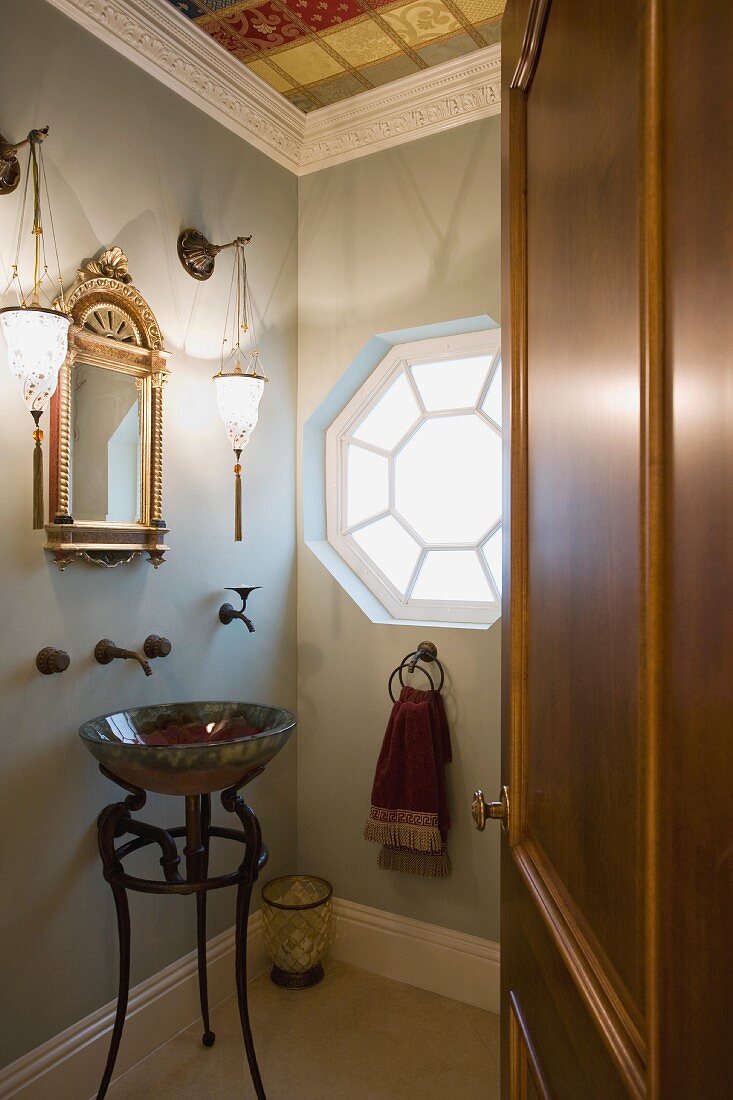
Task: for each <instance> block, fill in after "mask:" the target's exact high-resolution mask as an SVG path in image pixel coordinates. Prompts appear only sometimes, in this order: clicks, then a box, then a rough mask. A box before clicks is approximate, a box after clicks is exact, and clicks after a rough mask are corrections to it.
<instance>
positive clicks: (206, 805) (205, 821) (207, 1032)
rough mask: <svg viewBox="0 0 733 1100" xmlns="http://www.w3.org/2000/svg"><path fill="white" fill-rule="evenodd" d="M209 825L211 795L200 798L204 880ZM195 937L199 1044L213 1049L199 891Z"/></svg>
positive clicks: (203, 900) (202, 898) (203, 901)
mask: <svg viewBox="0 0 733 1100" xmlns="http://www.w3.org/2000/svg"><path fill="white" fill-rule="evenodd" d="M210 824H211V795H208V794H205V795H202V797H201V844H202V846H203V849H204V851H203V855H202V856H201V877H202V878H206V877H207V876H208V873H209V843H210V839H211V838H210V834H209V825H210ZM196 937H197V943H198V969H199V1000H200V1002H201V1020H202V1023H203V1025H204V1034H203V1036H202V1037H201V1042H202V1043H203V1044H204V1046H205V1047H213V1045H214V1042H215V1041H216V1035H215V1033H214V1032H213V1031H212V1030H211V1027H210V1026H209V983H208V977H207V973H206V891H205V890H199V892H198V893H197V894H196Z"/></svg>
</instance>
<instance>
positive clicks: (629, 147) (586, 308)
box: [523, 0, 644, 1028]
mask: <svg viewBox="0 0 733 1100" xmlns="http://www.w3.org/2000/svg"><path fill="white" fill-rule="evenodd" d="M640 8H641V6H640V5H639V4H638V2H637V0H619V2H618V3H616V4H613V5H606V4H604V5H600V4H588V3H586V2H585V0H554V2H553V4H552V6H551V8H550V11H549V17H548V20H547V25H546V29H545V34H544V41H543V45H542V52H541V56H540V59H539V63H538V66H537V70H536V73H535V75H534V80H533V83H532V85H531V89H530V91H529V93H528V95H527V105H526V133H527V139H526V149H527V152H526V158H527V162H526V173H527V181H528V184H527V213H526V233H527V357H528V374H529V382H528V389H527V440H528V459H527V491H528V547H529V551H528V557H527V563H528V564H527V623H528V626H527V684H528V690H527V705H526V715H527V722H526V727H525V730H524V737H525V742H526V744H525V750H524V760H525V768H524V784H525V785H524V792H523V793H524V806H523V823H524V831H525V840H526V843H527V845H528V850H529V851H530V853H531V856H532V858H533V860H534V862H535V863H536V865H537V880H536V885H537V887H538V889H540V890H542V889H545V890H547V891H548V892H549V893H551V894H552V896H553V899H554V902H555V904H556V905H557V906H559V907H560V909H561V910H564V912H565V916H566V919H567V921H568V923H569V924H571V925H572V926H574V930H575V933H576V936H577V938H578V939H579V941H580V942H581V944H582V950H581V954H582V955H583V958H582V959H581V960H579V965H581V966H587V965H589V964H590V965H591V966H593V967H595V968H596V969H599V970H600V971H602V977H601V980H602V982H603V983H604V984H605V986H606V987H607V990H608V993H609V996H610V997H611V999H613V998H617V999H618V1001H619V1002H620V1005H621V1007H622V1010H623V1011H625V1012H627V1013H628V1015H629V1017H630V1024H631V1027H632V1028H633V1027H636V1028H638V1026H639V1025H640V1023H641V1020H642V1017H643V1012H644V971H643V958H644V951H643V936H644V908H643V891H642V888H641V884H642V876H643V851H644V848H643V837H644V818H643V797H642V784H643V774H642V770H641V769H640V767H639V761H640V758H641V750H640V736H639V713H638V699H639V654H640V609H641V599H640V590H641V589H640V586H641V577H640V565H639V558H640V519H639V517H640V467H641V453H640V449H641V444H640V406H639V393H640V366H639V340H640V335H639V333H640V318H639V278H638V265H639V232H638V225H639V198H638V194H639V143H640V135H639V118H640V103H639V95H640V87H641V46H640V41H641V34H640V18H641V16H640ZM602 104H609V105H610V106H609V109H608V110H607V111H604V110H603V109H602V108H601V107H600V106H599V105H602Z"/></svg>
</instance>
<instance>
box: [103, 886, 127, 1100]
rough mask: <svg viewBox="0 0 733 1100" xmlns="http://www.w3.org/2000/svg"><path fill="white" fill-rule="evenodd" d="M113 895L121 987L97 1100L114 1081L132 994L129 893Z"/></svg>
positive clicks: (117, 890) (119, 889) (115, 891)
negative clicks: (129, 999) (113, 1076)
mask: <svg viewBox="0 0 733 1100" xmlns="http://www.w3.org/2000/svg"><path fill="white" fill-rule="evenodd" d="M112 893H113V894H114V899H115V908H116V910H117V932H118V936H119V941H120V985H119V990H118V993H117V1011H116V1013H115V1023H114V1027H113V1029H112V1039H111V1041H110V1044H109V1052H108V1054H107V1064H106V1066H105V1067H104V1076H103V1077H102V1082H101V1084H100V1086H99V1092H98V1093H97V1100H103V1097H105V1096H106V1095H107V1089H108V1088H109V1083H110V1081H111V1080H112V1074H113V1072H114V1068H115V1062H116V1061H117V1052H118V1051H119V1049H120V1039H121V1038H122V1029H123V1027H124V1026H125V1014H126V1012H127V999H128V996H129V993H130V909H129V906H128V904H127V892H126V891H125V890H123V888H122V887H121V886H113V887H112Z"/></svg>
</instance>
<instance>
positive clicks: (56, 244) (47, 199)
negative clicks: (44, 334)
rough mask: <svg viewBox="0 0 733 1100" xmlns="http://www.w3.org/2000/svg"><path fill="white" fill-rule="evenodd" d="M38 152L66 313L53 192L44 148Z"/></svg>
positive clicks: (40, 148)
mask: <svg viewBox="0 0 733 1100" xmlns="http://www.w3.org/2000/svg"><path fill="white" fill-rule="evenodd" d="M38 151H39V154H40V156H39V161H40V165H41V172H42V174H43V186H44V188H45V191H46V205H47V206H48V220H49V221H50V223H51V240H52V241H53V251H54V255H55V257H56V271H57V273H58V283H59V305H60V306H61V309H62V310H63V311H64V312H66V299H65V297H64V283H63V279H62V276H61V259H60V257H59V246H58V241H57V240H56V226H55V225H54V221H53V207H52V206H51V192H50V191H49V189H48V180H47V179H46V165H45V162H44V159H43V147H42V146H41V147H39V150H38ZM43 254H44V260H45V256H46V250H45V245H44V253H43Z"/></svg>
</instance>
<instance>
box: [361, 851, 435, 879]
mask: <svg viewBox="0 0 733 1100" xmlns="http://www.w3.org/2000/svg"><path fill="white" fill-rule="evenodd" d="M377 866H378V867H380V868H381V869H382V870H383V871H401V872H402V873H403V874H405V875H421V876H422V877H423V878H445V877H446V876H447V875H449V874H450V872H451V865H450V858H449V856H448V852H447V851H446V848H445V845H444V846H443V849H442V851H440V852H435V853H433V852H413V851H409V850H408V849H406V848H390V847H386V846H385V847H383V848H382V850H381V851H380V853H379V859H378V860H377Z"/></svg>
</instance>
